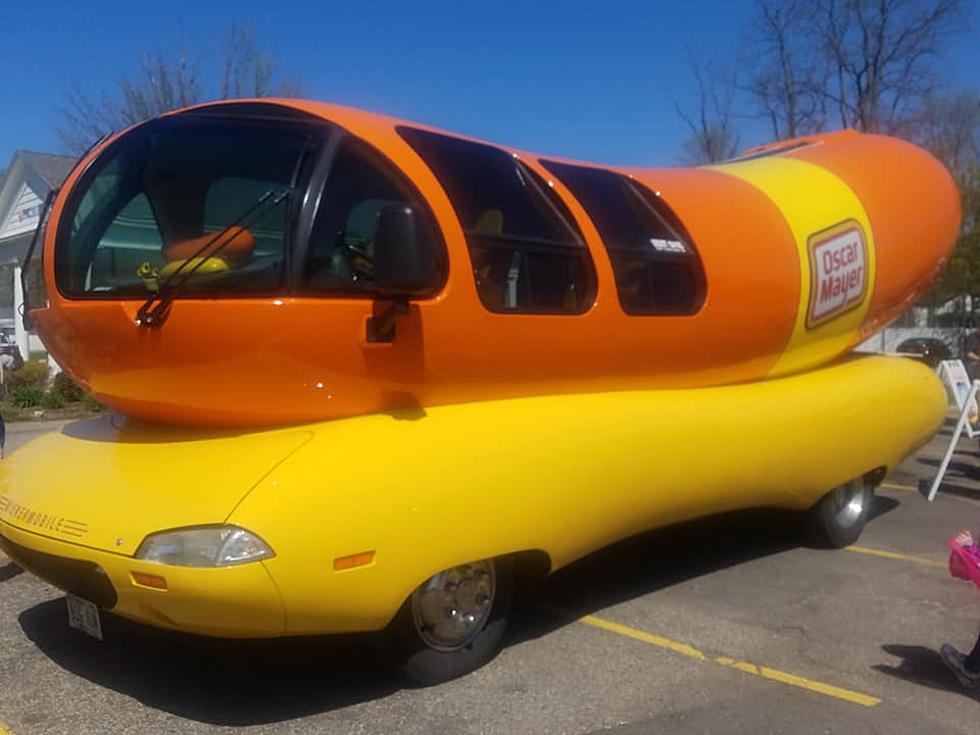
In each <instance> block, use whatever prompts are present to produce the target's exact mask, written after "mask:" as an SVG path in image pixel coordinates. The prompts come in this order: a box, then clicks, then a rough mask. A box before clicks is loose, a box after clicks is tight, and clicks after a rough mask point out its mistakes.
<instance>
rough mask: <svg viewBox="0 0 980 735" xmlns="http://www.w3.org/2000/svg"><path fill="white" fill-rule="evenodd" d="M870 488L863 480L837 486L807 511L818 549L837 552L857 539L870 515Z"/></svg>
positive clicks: (871, 494) (860, 478) (858, 479)
mask: <svg viewBox="0 0 980 735" xmlns="http://www.w3.org/2000/svg"><path fill="white" fill-rule="evenodd" d="M872 497H873V492H872V487H871V485H870V483H868V482H867V481H866V480H865V479H864V478H863V477H859V478H857V479H854V480H851V481H849V482H845V483H844V484H843V485H838V486H837V487H835V488H834V489H833V490H831V491H830V492H829V493H827V494H826V495H824V496H823V498H821V499H820V501H819V502H818V503H817V504H816V505H815V506H813V508H811V509H810V522H811V523H810V525H811V528H812V530H813V534H814V536H815V538H816V541H817V542H818V543H820V545H822V546H829V547H831V548H835V549H840V548H843V547H845V546H850V545H851V544H853V543H854V542H855V541H857V540H858V537H859V536H860V535H861V531H863V530H864V524H865V523H866V522H867V520H868V515H869V513H870V511H871V500H872Z"/></svg>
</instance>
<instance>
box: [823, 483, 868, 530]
mask: <svg viewBox="0 0 980 735" xmlns="http://www.w3.org/2000/svg"><path fill="white" fill-rule="evenodd" d="M830 497H831V500H832V501H833V503H834V515H835V516H836V518H837V522H838V523H839V524H840V525H841V526H850V525H853V524H854V523H857V522H858V520H860V518H861V516H862V515H863V514H864V503H865V493H864V482H863V481H861V480H851V481H850V482H848V483H846V484H844V485H840V486H839V487H835V488H834V489H833V490H832V491H831V493H830Z"/></svg>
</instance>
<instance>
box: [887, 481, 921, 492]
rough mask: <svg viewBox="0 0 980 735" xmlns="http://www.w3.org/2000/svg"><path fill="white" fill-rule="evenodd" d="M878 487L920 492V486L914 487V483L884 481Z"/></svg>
mask: <svg viewBox="0 0 980 735" xmlns="http://www.w3.org/2000/svg"><path fill="white" fill-rule="evenodd" d="M878 487H883V488H885V489H886V490H901V491H902V492H906V493H917V492H919V488H917V487H914V486H913V485H899V484H897V483H894V482H883V483H881V484H880V485H879V486H878Z"/></svg>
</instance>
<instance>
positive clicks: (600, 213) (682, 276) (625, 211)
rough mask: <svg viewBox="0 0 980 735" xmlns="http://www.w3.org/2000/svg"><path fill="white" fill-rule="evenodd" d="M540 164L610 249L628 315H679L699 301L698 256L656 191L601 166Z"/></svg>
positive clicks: (701, 283)
mask: <svg viewBox="0 0 980 735" xmlns="http://www.w3.org/2000/svg"><path fill="white" fill-rule="evenodd" d="M542 164H543V165H544V166H545V168H547V169H548V170H549V171H551V172H552V173H553V174H554V175H555V176H557V177H558V178H559V179H560V180H561V181H562V183H564V184H565V186H567V187H568V189H569V190H570V191H571V192H572V194H573V195H574V196H575V198H576V199H578V200H579V202H580V203H581V204H582V206H583V207H584V208H585V211H586V212H588V214H589V216H590V217H591V218H592V222H593V223H594V224H595V226H596V229H597V230H598V231H599V236H600V237H601V238H602V241H603V243H604V244H605V246H606V250H607V251H608V252H609V260H610V262H611V264H612V269H613V274H614V275H615V278H616V290H617V292H618V294H619V302H620V304H621V305H622V307H623V310H624V311H625V312H626V313H627V314H633V315H684V314H693V313H695V312H697V311H698V310H699V309H700V308H701V305H702V304H703V303H704V295H705V281H704V271H703V268H702V266H701V261H700V258H699V257H698V254H697V251H696V250H695V249H694V245H693V244H692V242H691V239H690V237H688V236H687V234H686V232H685V231H684V228H683V227H682V225H681V224H680V221H679V220H678V219H677V217H676V215H675V214H674V213H673V212H672V211H671V210H670V209H669V208H668V207H667V205H666V204H665V203H664V202H663V201H662V200H661V199H660V198H659V197H658V196H656V195H655V194H653V193H652V192H650V191H649V190H647V189H646V188H645V187H643V186H641V185H640V184H637V183H636V182H634V181H631V180H630V179H628V178H627V177H625V176H623V175H621V174H617V173H614V172H613V171H608V170H605V169H598V168H589V167H586V166H576V165H571V164H565V163H557V162H553V161H543V162H542Z"/></svg>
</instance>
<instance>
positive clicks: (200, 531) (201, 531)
mask: <svg viewBox="0 0 980 735" xmlns="http://www.w3.org/2000/svg"><path fill="white" fill-rule="evenodd" d="M271 556H275V554H274V553H273V551H272V549H270V548H269V547H268V545H267V544H266V543H265V541H263V540H262V539H260V538H259V537H258V536H256V535H255V534H254V533H252V532H251V531H246V530H245V529H244V528H238V527H237V526H209V527H204V528H182V529H177V530H174V531H163V532H161V533H154V534H150V535H149V536H147V537H146V538H145V539H144V540H143V543H142V544H140V547H139V549H138V550H137V551H136V558H137V559H143V560H144V561H154V562H157V563H159V564H171V565H173V566H178V567H227V566H231V565H232V564H245V563H247V562H250V561H259V560H260V559H268V558H269V557H271Z"/></svg>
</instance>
